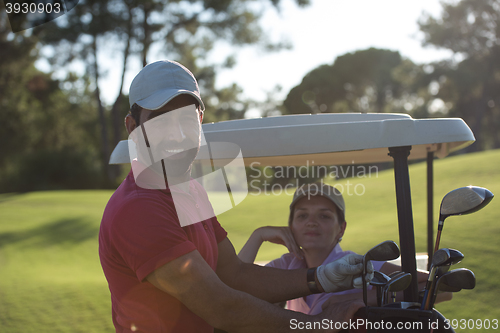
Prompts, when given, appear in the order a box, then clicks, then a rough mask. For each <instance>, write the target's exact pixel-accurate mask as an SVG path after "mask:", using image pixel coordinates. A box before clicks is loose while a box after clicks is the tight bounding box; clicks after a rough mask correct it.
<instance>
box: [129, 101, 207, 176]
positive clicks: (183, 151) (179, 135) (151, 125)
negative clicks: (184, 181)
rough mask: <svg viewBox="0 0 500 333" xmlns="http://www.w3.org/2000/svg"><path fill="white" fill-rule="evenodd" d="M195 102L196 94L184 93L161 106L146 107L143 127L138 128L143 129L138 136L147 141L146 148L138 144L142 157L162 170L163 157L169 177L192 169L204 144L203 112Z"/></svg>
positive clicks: (143, 111)
mask: <svg viewBox="0 0 500 333" xmlns="http://www.w3.org/2000/svg"><path fill="white" fill-rule="evenodd" d="M195 103H196V100H195V99H194V98H193V97H192V96H189V95H180V96H177V97H175V98H174V99H172V100H171V101H170V102H168V103H167V104H166V105H165V106H163V107H162V108H160V109H158V110H147V109H143V110H142V112H141V115H140V124H141V125H140V127H141V128H140V129H136V130H135V131H134V132H137V130H139V133H138V134H139V137H138V138H136V140H140V139H142V140H144V141H145V144H146V145H145V146H144V145H142V149H141V145H138V149H137V150H138V157H139V159H140V160H141V161H143V162H145V161H146V164H150V163H147V161H152V162H153V166H152V167H153V168H155V169H159V170H161V167H160V166H161V162H162V160H163V163H164V165H165V171H166V173H167V177H180V176H183V175H185V174H186V173H187V172H188V171H189V170H190V167H191V164H192V163H193V161H194V159H195V157H196V155H197V154H198V151H199V148H200V135H201V134H200V133H201V123H200V114H199V112H198V110H197V108H196V105H195ZM141 132H142V133H141ZM140 134H143V135H144V137H143V138H141V137H140ZM134 141H135V140H134ZM146 146H147V147H148V148H149V149H147V148H146Z"/></svg>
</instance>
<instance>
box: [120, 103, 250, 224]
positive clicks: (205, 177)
mask: <svg viewBox="0 0 500 333" xmlns="http://www.w3.org/2000/svg"><path fill="white" fill-rule="evenodd" d="M128 143H129V158H130V162H131V164H132V171H133V174H134V178H135V181H136V184H137V185H138V186H140V187H142V188H146V189H166V188H167V183H168V188H169V190H170V193H171V194H172V198H173V201H174V205H175V209H176V211H177V215H178V217H179V221H180V224H181V226H186V225H190V224H194V223H197V222H201V221H203V220H206V219H208V218H211V217H214V216H216V215H219V214H221V213H223V212H226V211H228V210H230V209H231V208H233V207H235V206H236V205H238V204H239V203H240V202H241V201H243V199H245V197H246V196H247V194H248V187H247V180H246V179H247V178H246V171H245V166H244V163H243V157H242V154H241V149H240V148H239V147H238V146H237V145H235V144H232V143H229V142H208V143H207V141H206V140H205V135H204V133H203V131H202V128H201V123H200V118H199V115H198V111H197V109H196V106H195V105H194V104H193V105H189V106H185V107H182V108H179V109H176V110H173V111H169V112H166V113H163V114H161V115H159V116H157V117H154V118H152V119H150V120H148V121H146V122H144V123H143V124H141V126H138V127H137V128H136V129H135V130H134V131H132V132H131V133H130V135H129V140H128ZM195 159H196V160H195ZM190 175H191V177H193V178H194V179H195V181H196V182H197V183H199V184H200V185H201V186H202V187H203V189H204V192H206V194H207V196H205V194H204V193H199V191H198V190H197V188H196V186H194V184H193V183H192V182H190V181H187V179H189V178H186V177H187V176H188V177H189V176H190ZM188 193H189V194H188ZM193 193H194V195H191V194H193ZM195 197H196V198H198V199H197V200H194V198H195Z"/></svg>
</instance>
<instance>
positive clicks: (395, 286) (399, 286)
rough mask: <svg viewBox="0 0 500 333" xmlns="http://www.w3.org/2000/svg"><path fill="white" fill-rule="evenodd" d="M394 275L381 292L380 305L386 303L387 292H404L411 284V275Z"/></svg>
mask: <svg viewBox="0 0 500 333" xmlns="http://www.w3.org/2000/svg"><path fill="white" fill-rule="evenodd" d="M401 273H402V274H396V275H395V276H394V277H393V278H391V280H390V281H389V282H387V284H386V285H385V286H384V288H383V292H382V304H383V305H385V304H387V303H388V295H389V292H396V291H401V290H405V289H406V288H408V286H409V285H410V283H411V278H412V277H411V274H410V273H404V272H401Z"/></svg>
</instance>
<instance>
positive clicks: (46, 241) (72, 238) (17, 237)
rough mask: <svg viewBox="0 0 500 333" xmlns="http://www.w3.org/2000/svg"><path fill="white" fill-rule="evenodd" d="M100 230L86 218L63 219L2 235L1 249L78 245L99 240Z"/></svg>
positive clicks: (0, 234) (0, 237)
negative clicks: (89, 240)
mask: <svg viewBox="0 0 500 333" xmlns="http://www.w3.org/2000/svg"><path fill="white" fill-rule="evenodd" d="M98 233H99V229H98V228H96V226H95V224H93V223H90V222H88V221H87V220H86V219H85V218H72V219H61V220H58V221H54V222H51V223H44V224H43V225H40V226H39V227H36V228H32V229H29V230H23V231H17V232H15V231H14V232H4V233H0V247H3V246H6V245H11V244H19V245H23V246H27V247H31V246H36V247H43V246H51V245H61V244H72V243H73V244H76V243H81V242H84V241H86V240H88V239H92V238H93V239H97V235H98Z"/></svg>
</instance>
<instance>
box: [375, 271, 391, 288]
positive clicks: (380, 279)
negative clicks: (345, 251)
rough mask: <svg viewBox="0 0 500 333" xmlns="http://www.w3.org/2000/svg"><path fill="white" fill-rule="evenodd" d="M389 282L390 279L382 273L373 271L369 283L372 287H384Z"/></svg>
mask: <svg viewBox="0 0 500 333" xmlns="http://www.w3.org/2000/svg"><path fill="white" fill-rule="evenodd" d="M390 280H391V278H390V277H388V276H387V275H385V274H384V273H382V272H379V271H374V272H373V279H372V280H371V281H370V284H371V285H372V286H385V285H386V283H387V282H389V281H390Z"/></svg>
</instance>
